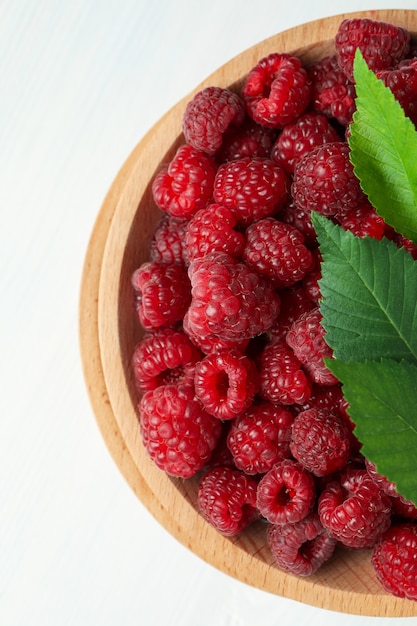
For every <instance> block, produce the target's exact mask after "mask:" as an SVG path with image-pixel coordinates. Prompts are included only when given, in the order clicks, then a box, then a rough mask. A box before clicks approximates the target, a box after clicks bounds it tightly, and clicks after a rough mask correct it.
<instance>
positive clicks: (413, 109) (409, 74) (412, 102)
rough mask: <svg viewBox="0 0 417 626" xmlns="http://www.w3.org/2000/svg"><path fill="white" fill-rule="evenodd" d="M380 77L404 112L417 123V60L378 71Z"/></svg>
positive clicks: (403, 62) (406, 61) (410, 60)
mask: <svg viewBox="0 0 417 626" xmlns="http://www.w3.org/2000/svg"><path fill="white" fill-rule="evenodd" d="M377 76H378V78H380V79H381V80H382V82H383V83H384V85H386V86H387V87H389V88H390V89H391V91H392V93H393V94H394V96H395V98H396V100H397V101H398V102H399V103H400V105H401V106H402V108H403V109H404V113H405V114H406V115H407V116H408V117H409V118H410V119H411V121H412V122H413V124H414V125H416V124H417V61H416V59H409V60H405V61H402V62H401V63H400V64H399V65H398V67H396V68H394V69H391V70H384V71H382V72H378V74H377Z"/></svg>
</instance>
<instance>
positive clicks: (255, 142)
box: [216, 117, 277, 163]
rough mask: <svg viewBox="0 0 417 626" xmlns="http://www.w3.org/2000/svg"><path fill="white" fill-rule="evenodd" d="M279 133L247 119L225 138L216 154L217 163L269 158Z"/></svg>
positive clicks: (232, 129)
mask: <svg viewBox="0 0 417 626" xmlns="http://www.w3.org/2000/svg"><path fill="white" fill-rule="evenodd" d="M276 135H277V131H276V130H274V129H273V128H267V127H266V126H261V125H260V124H257V123H256V122H254V121H253V120H252V119H251V118H250V117H246V118H245V121H244V122H243V124H241V125H240V126H238V127H235V126H234V127H231V128H230V129H229V130H228V131H226V133H225V134H224V136H223V143H222V145H221V147H220V150H218V151H217V152H216V161H217V162H218V163H224V162H225V161H234V160H236V159H243V158H245V157H262V158H268V157H269V156H270V154H271V149H272V146H273V144H274V141H275V139H276Z"/></svg>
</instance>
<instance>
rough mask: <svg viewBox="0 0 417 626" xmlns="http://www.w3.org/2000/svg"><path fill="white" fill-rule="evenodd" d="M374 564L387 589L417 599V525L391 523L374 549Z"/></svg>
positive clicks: (398, 594)
mask: <svg viewBox="0 0 417 626" xmlns="http://www.w3.org/2000/svg"><path fill="white" fill-rule="evenodd" d="M371 563H372V566H373V568H374V570H375V573H376V576H377V578H378V580H379V582H380V583H381V585H382V586H383V588H384V589H385V590H386V591H388V592H389V593H392V594H393V595H394V596H397V597H398V598H408V599H409V600H416V601H417V525H416V524H412V523H402V524H396V525H393V526H391V528H389V529H388V530H387V531H386V532H385V533H384V534H383V535H382V537H381V538H380V539H379V541H378V542H377V544H376V545H375V547H374V549H373V551H372V558H371Z"/></svg>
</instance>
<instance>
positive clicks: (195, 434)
mask: <svg viewBox="0 0 417 626" xmlns="http://www.w3.org/2000/svg"><path fill="white" fill-rule="evenodd" d="M139 424H140V430H141V434H142V440H143V445H144V446H145V448H146V450H147V453H148V454H149V456H150V458H151V459H152V460H153V461H154V463H155V464H156V465H157V466H158V467H159V468H160V469H162V470H164V471H165V472H167V474H170V475H171V476H178V477H181V478H190V477H191V476H193V475H194V474H196V472H198V471H199V470H201V469H202V467H203V466H204V464H205V463H206V462H207V461H208V459H209V458H210V455H211V453H212V451H213V450H214V448H215V447H216V443H217V441H218V439H219V437H220V434H221V431H222V427H221V423H220V422H219V420H217V419H216V418H215V417H213V416H212V415H209V414H208V413H207V411H205V410H204V409H203V407H202V406H201V404H200V402H198V400H196V399H195V395H194V388H193V387H192V386H191V385H162V386H160V387H157V388H156V389H153V390H151V391H147V392H146V393H145V394H144V395H143V396H142V399H141V401H140V403H139Z"/></svg>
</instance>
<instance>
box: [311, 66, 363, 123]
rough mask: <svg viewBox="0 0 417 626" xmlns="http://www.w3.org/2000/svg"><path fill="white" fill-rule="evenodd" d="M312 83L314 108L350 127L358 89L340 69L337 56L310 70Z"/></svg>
mask: <svg viewBox="0 0 417 626" xmlns="http://www.w3.org/2000/svg"><path fill="white" fill-rule="evenodd" d="M308 76H309V78H310V80H311V83H312V92H313V93H312V106H313V108H314V109H315V110H316V111H319V112H321V113H323V114H324V115H325V116H326V117H328V118H334V119H335V120H336V121H337V122H339V124H341V125H342V126H348V125H349V124H350V123H351V121H352V116H353V113H354V112H355V109H356V103H355V98H356V89H355V85H354V84H353V82H352V81H351V80H350V79H349V78H348V77H347V76H346V74H345V72H344V71H343V70H342V69H341V68H340V66H339V63H338V60H337V56H336V55H332V56H328V57H325V58H324V59H320V60H319V61H316V62H315V63H314V64H313V65H312V66H311V67H310V68H309V69H308Z"/></svg>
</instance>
